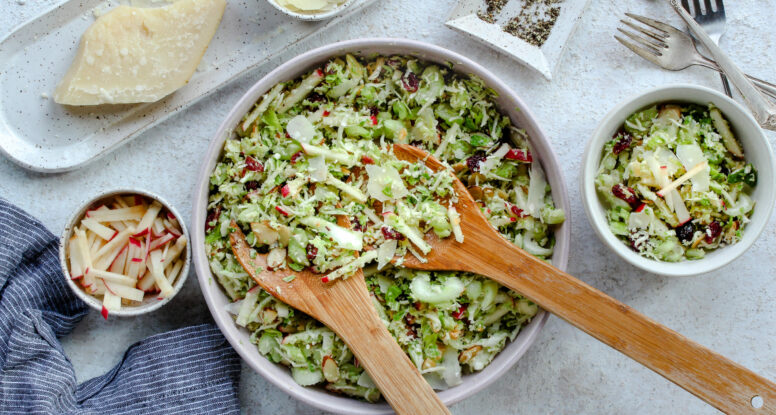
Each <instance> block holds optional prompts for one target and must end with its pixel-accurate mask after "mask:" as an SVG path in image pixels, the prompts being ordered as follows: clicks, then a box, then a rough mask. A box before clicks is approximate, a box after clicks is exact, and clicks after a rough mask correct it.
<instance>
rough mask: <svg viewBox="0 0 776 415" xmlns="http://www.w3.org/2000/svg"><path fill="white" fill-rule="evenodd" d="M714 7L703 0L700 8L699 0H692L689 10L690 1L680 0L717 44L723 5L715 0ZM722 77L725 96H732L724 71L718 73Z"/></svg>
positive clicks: (721, 29)
mask: <svg viewBox="0 0 776 415" xmlns="http://www.w3.org/2000/svg"><path fill="white" fill-rule="evenodd" d="M714 2H715V7H714V8H712V6H711V0H705V1H704V7H703V9H701V4H700V1H699V0H693V9H692V10H690V2H689V1H688V0H682V7H684V9H685V10H687V12H688V13H690V15H691V16H692V17H693V19H695V21H696V22H698V24H699V25H701V27H703V29H704V30H705V31H706V33H708V34H709V37H710V38H711V40H713V41H714V43H716V44H718V45H719V38H720V37H722V35H723V34H724V33H725V23H726V18H725V5H724V4H723V3H722V0H715V1H714ZM719 76H720V78H722V87H723V88H724V90H725V94H727V96H729V97H732V96H733V95H732V93H731V92H730V83H729V82H728V80H727V77H726V76H725V74H724V73H722V72H720V73H719Z"/></svg>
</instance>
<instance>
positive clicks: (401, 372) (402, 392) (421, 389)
mask: <svg viewBox="0 0 776 415" xmlns="http://www.w3.org/2000/svg"><path fill="white" fill-rule="evenodd" d="M348 300H349V301H351V302H354V303H356V302H357V303H359V304H349V305H348V307H347V310H343V314H342V315H340V316H338V317H337V318H336V319H335V320H336V321H330V322H329V325H330V328H331V329H332V330H334V331H335V332H337V333H338V334H339V335H340V337H342V339H343V340H344V341H345V343H347V345H348V347H349V348H350V350H351V351H353V354H355V355H356V357H357V358H358V361H359V363H360V364H361V365H362V366H363V367H364V369H366V371H367V372H368V373H369V375H370V376H371V378H372V380H373V381H374V382H375V384H376V385H377V387H378V388H379V389H380V392H382V394H383V396H385V399H386V400H387V401H388V403H389V404H391V407H393V409H394V410H395V411H396V413H397V414H408V415H409V414H432V415H433V414H450V411H448V409H447V407H445V405H444V404H443V403H442V401H441V400H440V399H439V397H438V396H437V394H436V393H435V392H434V390H433V389H432V388H431V386H429V384H428V382H426V380H425V379H423V376H421V375H420V372H419V371H418V369H417V368H416V367H415V365H414V364H413V363H412V362H411V361H410V359H409V358H408V357H407V355H406V354H405V353H404V351H403V350H402V349H401V347H399V345H398V343H396V340H395V339H394V338H393V337H392V336H391V333H389V332H388V329H387V328H386V327H385V324H383V322H382V320H380V317H379V316H378V315H377V313H375V311H374V305H373V304H372V303H371V298H370V297H369V296H367V295H359V296H352V297H350V298H349V299H348Z"/></svg>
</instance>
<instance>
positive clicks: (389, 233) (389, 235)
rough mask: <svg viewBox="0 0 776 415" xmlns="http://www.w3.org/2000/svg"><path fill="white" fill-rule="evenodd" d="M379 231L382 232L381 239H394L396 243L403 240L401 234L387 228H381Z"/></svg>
mask: <svg viewBox="0 0 776 415" xmlns="http://www.w3.org/2000/svg"><path fill="white" fill-rule="evenodd" d="M380 231H382V232H383V237H384V238H385V239H396V240H397V241H403V240H404V235H402V234H401V233H399V232H397V231H396V230H395V229H393V228H389V227H387V226H383V227H382V228H380Z"/></svg>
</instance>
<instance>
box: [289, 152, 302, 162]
mask: <svg viewBox="0 0 776 415" xmlns="http://www.w3.org/2000/svg"><path fill="white" fill-rule="evenodd" d="M299 157H302V152H301V151H297V152H296V153H294V154H293V155H291V164H296V161H297V160H298V159H299Z"/></svg>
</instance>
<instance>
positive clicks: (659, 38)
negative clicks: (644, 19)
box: [620, 20, 667, 47]
mask: <svg viewBox="0 0 776 415" xmlns="http://www.w3.org/2000/svg"><path fill="white" fill-rule="evenodd" d="M620 23H622V24H624V25H626V26H628V27H630V28H631V29H633V30H635V31H637V32H639V33H642V34H644V35H647V36H649V38H650V39H654V40H655V41H654V42H652V41H650V43H654V44H655V46H658V47H666V46H667V45H666V44H665V42H663V41H664V40H665V38H666V35H664V34H663V32H660V31H655V32H651V31H649V30H647V29H644V28H643V27H641V26H639V25H637V24H634V23H631V22H629V21H627V20H620Z"/></svg>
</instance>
